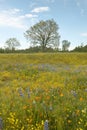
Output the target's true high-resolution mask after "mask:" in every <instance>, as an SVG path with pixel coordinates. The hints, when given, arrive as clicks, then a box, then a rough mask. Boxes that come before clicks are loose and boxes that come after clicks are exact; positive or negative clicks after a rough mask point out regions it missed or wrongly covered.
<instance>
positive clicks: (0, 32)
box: [0, 0, 87, 49]
mask: <svg viewBox="0 0 87 130" xmlns="http://www.w3.org/2000/svg"><path fill="white" fill-rule="evenodd" d="M48 19H54V20H55V22H56V23H57V24H58V26H59V30H58V33H59V34H60V36H61V38H60V48H61V43H62V40H68V41H70V42H71V45H70V49H74V48H75V47H76V46H79V45H81V43H83V45H86V44H87V0H0V47H2V48H3V47H5V42H6V40H8V39H9V38H13V37H15V38H17V40H18V41H19V42H20V44H21V46H20V49H26V48H29V46H30V43H29V42H27V40H26V38H25V37H24V33H25V31H26V30H28V29H29V28H30V27H31V26H33V25H34V24H36V23H38V22H39V21H40V20H48Z"/></svg>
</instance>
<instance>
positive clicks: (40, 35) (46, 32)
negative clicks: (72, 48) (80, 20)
mask: <svg viewBox="0 0 87 130" xmlns="http://www.w3.org/2000/svg"><path fill="white" fill-rule="evenodd" d="M58 29H59V27H58V25H57V23H56V22H55V21H54V20H53V19H52V20H46V21H43V20H41V21H40V22H39V23H36V24H35V25H33V26H32V27H30V29H28V30H27V31H26V32H25V33H24V36H25V37H26V39H27V40H29V41H30V42H31V44H33V45H34V46H36V45H39V46H41V48H42V51H45V49H46V47H58V46H59V39H60V36H59V33H58V32H57V31H58Z"/></svg>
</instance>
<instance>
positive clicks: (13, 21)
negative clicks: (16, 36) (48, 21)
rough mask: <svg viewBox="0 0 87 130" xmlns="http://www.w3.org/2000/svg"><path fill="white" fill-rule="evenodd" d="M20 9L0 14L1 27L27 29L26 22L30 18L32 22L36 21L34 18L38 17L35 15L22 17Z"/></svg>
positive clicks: (4, 11)
mask: <svg viewBox="0 0 87 130" xmlns="http://www.w3.org/2000/svg"><path fill="white" fill-rule="evenodd" d="M21 12H22V11H21V10H20V9H16V8H15V9H10V10H3V11H1V12H0V26H9V27H16V28H20V29H24V28H26V24H25V20H27V19H28V18H30V20H32V19H33V20H34V18H36V17H38V16H37V15H33V14H24V15H21Z"/></svg>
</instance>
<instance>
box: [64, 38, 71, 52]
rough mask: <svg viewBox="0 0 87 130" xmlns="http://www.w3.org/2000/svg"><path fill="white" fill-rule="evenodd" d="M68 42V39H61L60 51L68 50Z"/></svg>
mask: <svg viewBox="0 0 87 130" xmlns="http://www.w3.org/2000/svg"><path fill="white" fill-rule="evenodd" d="M70 44H71V43H70V42H69V41H68V40H63V41H62V51H68V49H69V47H70Z"/></svg>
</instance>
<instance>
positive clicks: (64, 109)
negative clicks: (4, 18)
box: [0, 53, 87, 130]
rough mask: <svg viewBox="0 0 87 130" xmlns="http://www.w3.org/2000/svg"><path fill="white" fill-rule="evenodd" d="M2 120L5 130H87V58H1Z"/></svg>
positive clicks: (69, 55)
mask: <svg viewBox="0 0 87 130" xmlns="http://www.w3.org/2000/svg"><path fill="white" fill-rule="evenodd" d="M1 119H2V122H0V127H3V128H1V130H48V129H46V128H45V127H46V126H45V124H46V122H47V125H48V128H49V130H87V54H86V53H36V54H1V55H0V120H1ZM2 123H3V124H2ZM1 125H2V126H1Z"/></svg>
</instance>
